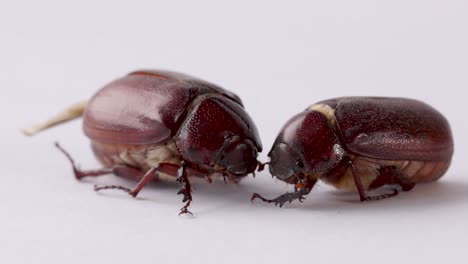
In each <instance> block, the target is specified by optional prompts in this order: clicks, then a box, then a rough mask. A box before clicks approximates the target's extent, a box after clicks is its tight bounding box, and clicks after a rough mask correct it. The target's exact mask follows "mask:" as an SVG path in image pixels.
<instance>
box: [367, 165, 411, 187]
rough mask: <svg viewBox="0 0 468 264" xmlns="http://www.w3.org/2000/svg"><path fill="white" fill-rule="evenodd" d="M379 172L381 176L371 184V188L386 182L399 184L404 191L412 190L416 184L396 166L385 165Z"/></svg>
mask: <svg viewBox="0 0 468 264" xmlns="http://www.w3.org/2000/svg"><path fill="white" fill-rule="evenodd" d="M379 172H380V174H379V177H377V178H376V179H375V180H374V181H373V182H372V183H371V184H370V186H369V189H375V188H378V187H380V186H383V185H385V184H398V185H400V186H401V189H402V190H403V191H410V190H411V189H413V187H414V185H415V183H414V182H412V181H410V180H409V179H408V178H407V177H406V176H405V175H404V174H403V173H401V172H400V171H399V170H398V169H397V168H396V167H394V166H388V167H383V168H381V169H380V170H379Z"/></svg>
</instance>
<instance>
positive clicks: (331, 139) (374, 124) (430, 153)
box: [268, 97, 453, 190]
mask: <svg viewBox="0 0 468 264" xmlns="http://www.w3.org/2000/svg"><path fill="white" fill-rule="evenodd" d="M268 155H269V157H270V158H271V162H270V172H271V173H272V174H273V175H274V176H277V177H278V178H280V179H282V180H285V181H287V182H291V183H295V182H297V181H298V180H299V179H300V177H299V176H297V175H299V174H301V173H302V174H303V175H306V177H313V178H314V179H321V180H324V181H325V182H328V183H331V184H333V185H334V186H335V187H337V188H340V189H347V190H356V185H355V183H354V179H353V175H352V173H351V170H350V169H349V168H350V167H349V164H348V163H350V162H353V163H354V164H355V166H356V167H357V172H359V174H360V178H361V180H362V182H363V183H362V185H363V188H364V189H365V190H367V189H372V188H376V187H379V186H382V185H384V184H387V183H388V184H391V183H395V182H398V181H397V177H398V179H399V180H403V181H404V182H405V183H408V184H414V183H417V182H424V181H432V180H436V179H438V178H439V177H440V176H442V175H443V174H444V173H445V171H446V170H447V169H448V167H449V165H450V161H451V158H452V155H453V138H452V133H451V130H450V126H449V123H448V122H447V120H446V119H445V117H444V116H443V115H442V114H440V113H439V112H438V111H437V110H435V109H434V108H433V107H431V106H429V105H427V104H425V103H423V102H420V101H417V100H412V99H405V98H384V97H341V98H335V99H329V100H324V101H321V102H318V103H316V104H314V105H312V106H311V107H309V108H307V109H306V110H305V111H304V112H302V113H299V114H297V115H296V116H294V117H293V118H291V119H290V120H289V121H288V122H287V123H286V124H285V125H284V126H283V128H282V129H281V131H280V133H279V135H278V137H277V139H276V141H275V143H274V144H273V147H272V150H271V151H270V153H269V154H268ZM344 158H346V160H347V162H343V160H344ZM345 163H346V164H345ZM389 168H391V170H392V175H390V174H389V173H388V171H389ZM383 171H385V173H386V174H385V173H383ZM298 173H299V174H298ZM384 174H385V175H384ZM389 175H390V176H389ZM384 176H385V177H386V178H385V177H384ZM379 177H380V178H379Z"/></svg>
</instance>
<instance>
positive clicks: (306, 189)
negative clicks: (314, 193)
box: [250, 179, 317, 207]
mask: <svg viewBox="0 0 468 264" xmlns="http://www.w3.org/2000/svg"><path fill="white" fill-rule="evenodd" d="M316 182H317V180H316V179H315V180H307V181H306V183H305V184H304V185H303V186H301V188H299V189H296V190H295V191H294V192H288V193H285V194H283V195H280V196H278V197H276V198H275V199H266V198H264V197H262V196H261V195H260V194H258V193H254V194H253V195H252V198H250V201H252V202H253V201H254V200H255V199H257V198H258V199H260V200H262V201H264V202H266V203H274V204H275V206H279V207H283V205H284V204H285V203H286V202H289V203H292V202H293V201H294V200H299V202H301V203H302V201H303V200H304V199H305V197H304V196H305V195H307V194H309V193H310V191H311V190H312V187H314V185H315V183H316Z"/></svg>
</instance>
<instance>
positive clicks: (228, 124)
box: [24, 70, 262, 214]
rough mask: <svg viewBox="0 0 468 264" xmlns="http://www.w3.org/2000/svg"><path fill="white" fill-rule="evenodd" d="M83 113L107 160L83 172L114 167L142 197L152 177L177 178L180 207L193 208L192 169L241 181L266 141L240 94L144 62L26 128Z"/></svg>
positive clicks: (79, 172)
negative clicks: (134, 183) (141, 67)
mask: <svg viewBox="0 0 468 264" xmlns="http://www.w3.org/2000/svg"><path fill="white" fill-rule="evenodd" d="M81 116H83V130H84V133H85V134H86V136H88V137H89V138H90V139H91V147H92V150H93V152H94V154H95V156H96V157H97V159H98V160H99V161H100V162H101V163H102V164H103V165H104V168H102V169H99V170H87V171H85V170H79V169H78V168H77V167H76V166H75V163H74V161H73V159H72V158H71V157H70V155H69V154H68V153H67V152H66V151H65V150H64V149H63V148H62V147H61V146H60V145H58V144H57V143H56V146H57V147H58V148H59V149H60V150H61V151H62V152H63V153H64V154H65V155H66V156H67V158H68V159H69V160H70V162H71V163H72V166H73V171H74V174H75V177H76V178H77V179H81V178H83V177H95V176H100V175H105V174H109V173H113V174H115V175H117V176H122V177H126V178H130V179H136V180H138V181H139V183H138V184H137V186H136V187H135V188H134V189H132V190H131V189H128V188H126V187H123V186H101V187H95V190H102V189H120V190H124V191H126V192H128V193H129V194H130V195H132V196H133V197H136V196H137V195H138V193H139V192H140V190H141V189H142V188H143V187H144V186H145V185H146V184H147V183H148V182H150V181H152V180H157V179H169V180H170V179H175V180H177V181H178V182H179V185H180V189H179V192H178V194H182V195H183V196H184V197H183V202H186V204H185V205H184V206H183V207H182V209H181V211H180V213H181V214H183V213H190V211H188V207H189V205H190V203H191V201H192V194H191V186H190V182H189V180H188V177H187V175H190V176H199V177H205V178H206V179H207V180H208V181H209V182H211V178H210V176H212V175H213V174H222V175H223V176H224V177H225V180H226V178H227V179H229V180H231V181H233V182H238V181H239V180H240V179H241V178H242V177H244V176H246V175H247V174H249V173H253V172H254V171H255V169H256V168H257V165H258V161H257V155H258V152H261V150H262V145H261V142H260V139H259V136H258V132H257V128H256V127H255V125H254V123H253V121H252V119H251V118H250V116H249V115H248V114H247V113H246V112H245V110H244V108H243V104H242V102H241V100H240V98H239V97H238V96H237V95H236V94H234V93H232V92H230V91H228V90H225V89H223V88H221V87H219V86H216V85H214V84H211V83H208V82H206V81H203V80H200V79H197V78H194V77H191V76H188V75H185V74H181V73H175V72H169V71H161V70H140V71H135V72H132V73H130V74H128V75H127V76H124V77H122V78H120V79H117V80H115V81H113V82H111V83H110V84H108V85H106V86H104V87H103V88H102V89H100V90H99V91H98V92H97V93H96V94H95V95H94V96H93V97H92V98H91V99H90V100H89V101H88V102H85V103H81V104H78V105H76V106H73V107H71V108H69V109H67V110H66V111H65V112H63V113H62V114H61V115H59V116H57V117H55V118H53V119H51V120H49V121H48V122H46V123H44V124H41V125H38V126H34V127H31V128H29V129H26V130H25V131H24V132H25V134H27V135H33V134H35V133H37V132H39V131H42V130H44V129H46V128H49V127H52V126H55V125H58V124H60V123H63V122H66V121H69V120H72V119H75V118H78V117H81Z"/></svg>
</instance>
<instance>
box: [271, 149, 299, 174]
mask: <svg viewBox="0 0 468 264" xmlns="http://www.w3.org/2000/svg"><path fill="white" fill-rule="evenodd" d="M269 156H270V166H269V169H270V173H271V175H274V176H276V177H277V178H278V179H280V180H283V181H289V180H293V178H294V177H293V175H297V174H298V173H300V172H301V171H302V169H303V168H304V161H303V159H302V157H301V156H300V155H299V153H298V152H297V151H295V150H294V149H292V148H291V147H289V146H288V144H286V143H278V144H275V146H273V149H272V150H271V151H270V154H269Z"/></svg>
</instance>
